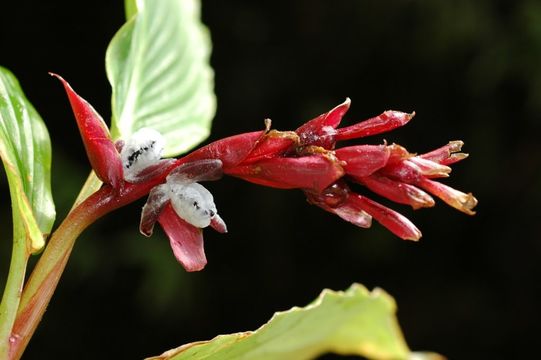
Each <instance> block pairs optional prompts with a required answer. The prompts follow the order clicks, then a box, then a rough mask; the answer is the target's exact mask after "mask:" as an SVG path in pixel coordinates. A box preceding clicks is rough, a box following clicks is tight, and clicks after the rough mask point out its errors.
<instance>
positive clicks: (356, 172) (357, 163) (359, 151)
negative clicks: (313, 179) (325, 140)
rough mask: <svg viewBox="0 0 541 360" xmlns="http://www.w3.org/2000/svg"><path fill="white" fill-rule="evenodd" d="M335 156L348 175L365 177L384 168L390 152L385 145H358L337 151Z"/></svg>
mask: <svg viewBox="0 0 541 360" xmlns="http://www.w3.org/2000/svg"><path fill="white" fill-rule="evenodd" d="M335 154H336V157H337V158H338V159H339V160H341V161H343V162H344V164H343V165H342V167H343V168H344V170H345V171H346V173H347V174H348V175H352V176H356V177H363V176H368V175H370V174H372V173H374V172H375V171H377V170H379V169H381V168H383V167H384V166H385V165H386V164H387V162H388V161H389V155H390V152H389V149H388V148H387V146H385V145H358V146H349V147H345V148H341V149H337V150H336V151H335Z"/></svg>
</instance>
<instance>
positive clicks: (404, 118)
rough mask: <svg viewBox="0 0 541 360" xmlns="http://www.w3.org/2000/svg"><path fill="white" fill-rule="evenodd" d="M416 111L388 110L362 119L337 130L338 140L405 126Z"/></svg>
mask: <svg viewBox="0 0 541 360" xmlns="http://www.w3.org/2000/svg"><path fill="white" fill-rule="evenodd" d="M414 116H415V112H413V113H411V114H408V113H404V112H401V111H394V110H387V111H385V112H384V113H382V114H380V115H378V116H376V117H373V118H370V119H368V120H365V121H362V122H360V123H357V124H355V125H351V126H348V127H345V128H341V129H337V130H336V136H335V137H336V140H348V139H356V138H361V137H365V136H370V135H376V134H381V133H384V132H387V131H391V130H394V129H396V128H397V127H401V126H404V125H405V124H407V123H408V122H409V121H410V120H411V119H413V117H414Z"/></svg>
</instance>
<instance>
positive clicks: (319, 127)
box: [295, 98, 351, 150]
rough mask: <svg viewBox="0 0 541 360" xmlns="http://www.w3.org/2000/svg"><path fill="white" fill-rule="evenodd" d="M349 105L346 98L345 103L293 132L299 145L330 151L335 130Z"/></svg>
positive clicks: (349, 101) (349, 102)
mask: <svg viewBox="0 0 541 360" xmlns="http://www.w3.org/2000/svg"><path fill="white" fill-rule="evenodd" d="M350 105H351V100H350V99H349V98H347V99H346V101H344V102H343V103H342V104H340V105H338V106H336V107H335V108H334V109H332V110H331V111H329V112H326V113H325V114H321V115H319V116H318V117H316V118H315V119H313V120H310V121H308V122H307V123H305V124H304V125H302V126H301V127H299V128H298V129H297V130H296V131H295V132H296V133H297V134H298V135H299V137H300V145H302V146H308V145H314V146H321V147H323V148H325V149H327V150H330V149H332V148H333V147H334V142H335V139H334V135H335V134H336V130H335V129H336V127H337V126H338V125H340V122H341V121H342V117H343V116H344V115H345V114H346V112H347V111H348V109H349V106H350Z"/></svg>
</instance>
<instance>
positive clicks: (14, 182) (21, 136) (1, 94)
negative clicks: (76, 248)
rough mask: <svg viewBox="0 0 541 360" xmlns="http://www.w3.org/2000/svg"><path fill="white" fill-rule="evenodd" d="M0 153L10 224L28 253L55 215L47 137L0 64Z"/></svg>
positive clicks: (40, 242)
mask: <svg viewBox="0 0 541 360" xmlns="http://www.w3.org/2000/svg"><path fill="white" fill-rule="evenodd" d="M0 157H1V158H2V161H3V163H4V168H5V170H6V175H7V178H8V182H9V187H10V193H11V202H12V207H13V219H14V226H22V227H24V229H25V233H26V238H27V248H28V251H29V252H30V253H36V252H39V251H40V250H41V249H42V247H43V246H44V244H45V241H44V239H45V238H46V237H47V235H48V234H49V233H50V231H51V228H52V226H53V223H54V219H55V216H56V212H55V207H54V202H53V199H52V193H51V182H50V175H51V141H50V138H49V133H48V131H47V128H46V127H45V124H44V122H43V120H42V119H41V117H40V116H39V114H38V112H37V111H36V110H35V109H34V107H33V106H32V104H31V103H30V102H29V101H28V99H27V98H26V96H25V95H24V92H23V90H22V89H21V87H20V85H19V82H18V81H17V79H16V78H15V76H14V75H13V74H12V73H11V72H10V71H9V70H7V69H5V68H2V67H0Z"/></svg>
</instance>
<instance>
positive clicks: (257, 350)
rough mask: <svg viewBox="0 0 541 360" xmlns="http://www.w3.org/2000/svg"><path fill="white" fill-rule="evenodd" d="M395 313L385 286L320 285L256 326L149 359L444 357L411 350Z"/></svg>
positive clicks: (282, 359) (300, 359)
mask: <svg viewBox="0 0 541 360" xmlns="http://www.w3.org/2000/svg"><path fill="white" fill-rule="evenodd" d="M395 313H396V304H395V302H394V299H393V298H392V297H391V296H390V295H388V294H387V293H385V292H384V291H383V290H381V289H375V290H374V291H372V292H370V291H368V290H367V289H366V288H365V287H364V286H362V285H359V284H354V285H352V286H351V287H350V288H349V289H348V290H346V291H338V292H336V291H331V290H324V291H323V292H322V293H321V295H320V296H319V297H318V298H317V299H316V300H315V301H314V302H313V303H311V304H309V305H308V306H306V307H303V308H299V307H294V308H292V309H291V310H288V311H284V312H278V313H276V314H275V315H274V316H273V317H272V319H270V321H269V322H268V323H267V324H265V325H263V326H262V327H260V328H259V329H257V330H256V331H248V332H243V333H236V334H230V335H220V336H217V337H216V338H214V339H212V340H210V341H199V342H195V343H190V344H186V345H183V346H181V347H179V348H176V349H173V350H169V351H167V352H165V353H164V354H162V355H160V356H157V357H153V358H150V360H187V359H190V360H199V359H205V360H212V359H215V360H218V359H219V360H229V359H230V360H233V359H235V360H242V359H245V360H248V359H258V360H284V359H286V360H287V359H295V360H302V359H312V358H315V357H317V356H319V355H322V354H325V353H328V352H333V353H337V354H342V355H360V356H364V357H367V358H369V359H394V360H399V359H410V360H412V359H416V360H422V359H424V360H428V359H431V360H436V359H442V357H441V356H439V355H437V354H432V353H412V352H410V350H409V349H408V346H407V345H406V342H405V340H404V337H403V336H402V333H401V332H400V328H399V326H398V321H397V320H396V317H395Z"/></svg>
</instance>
